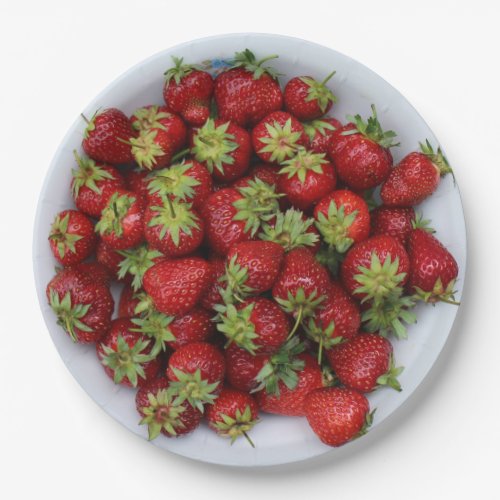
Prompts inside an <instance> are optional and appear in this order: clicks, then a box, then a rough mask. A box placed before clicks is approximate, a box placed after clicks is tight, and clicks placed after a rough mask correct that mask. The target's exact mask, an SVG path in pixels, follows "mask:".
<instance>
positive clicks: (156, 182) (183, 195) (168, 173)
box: [148, 161, 200, 201]
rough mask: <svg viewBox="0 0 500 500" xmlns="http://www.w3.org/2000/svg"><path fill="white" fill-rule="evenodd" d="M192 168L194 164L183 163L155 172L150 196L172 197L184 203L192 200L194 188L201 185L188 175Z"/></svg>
mask: <svg viewBox="0 0 500 500" xmlns="http://www.w3.org/2000/svg"><path fill="white" fill-rule="evenodd" d="M192 166H193V164H192V163H190V162H187V163H186V162H184V161H182V162H181V163H176V164H174V165H171V166H170V167H168V168H163V169H161V170H155V171H154V173H152V174H151V178H150V180H149V183H148V191H149V194H150V195H155V194H158V195H159V196H160V197H161V198H166V197H167V196H169V195H170V196H173V197H174V198H178V199H180V200H182V201H186V200H189V199H192V198H193V196H194V194H195V192H194V188H195V187H196V186H199V185H200V181H199V180H197V179H195V178H194V177H192V176H190V175H188V174H187V172H189V170H190V169H191V168H192Z"/></svg>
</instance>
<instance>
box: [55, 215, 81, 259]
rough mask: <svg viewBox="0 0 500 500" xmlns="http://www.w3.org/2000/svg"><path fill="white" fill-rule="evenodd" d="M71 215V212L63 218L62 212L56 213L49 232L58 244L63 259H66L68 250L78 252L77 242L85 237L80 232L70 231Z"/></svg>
mask: <svg viewBox="0 0 500 500" xmlns="http://www.w3.org/2000/svg"><path fill="white" fill-rule="evenodd" d="M69 216H70V213H69V212H68V213H67V214H65V215H64V217H63V218H61V216H60V214H59V215H56V218H55V219H54V222H53V223H52V227H51V229H50V234H49V239H50V240H51V241H53V242H54V243H55V244H56V248H57V252H58V253H59V257H61V259H64V256H65V255H66V252H68V251H69V252H71V253H76V247H75V243H76V242H77V241H79V240H81V239H82V238H83V236H81V235H79V234H75V233H70V232H68V224H69Z"/></svg>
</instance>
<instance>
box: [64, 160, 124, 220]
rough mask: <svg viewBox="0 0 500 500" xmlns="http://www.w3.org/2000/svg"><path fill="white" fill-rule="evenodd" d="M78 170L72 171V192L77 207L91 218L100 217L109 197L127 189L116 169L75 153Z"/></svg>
mask: <svg viewBox="0 0 500 500" xmlns="http://www.w3.org/2000/svg"><path fill="white" fill-rule="evenodd" d="M74 155H75V158H76V162H77V163H78V169H77V170H71V173H72V176H73V177H72V179H71V192H72V194H73V199H74V200H75V205H76V208H78V210H81V211H82V212H84V213H85V214H87V215H90V216H91V217H99V216H100V215H101V211H102V210H103V208H104V207H105V206H106V202H107V201H108V199H109V197H110V196H111V195H112V194H113V193H114V192H115V191H116V190H117V189H122V188H124V187H125V182H124V180H123V177H122V175H121V174H120V172H119V171H118V169H116V168H115V167H113V166H111V165H105V164H103V163H96V162H95V161H94V160H91V159H90V158H81V157H80V156H78V154H77V152H76V151H74Z"/></svg>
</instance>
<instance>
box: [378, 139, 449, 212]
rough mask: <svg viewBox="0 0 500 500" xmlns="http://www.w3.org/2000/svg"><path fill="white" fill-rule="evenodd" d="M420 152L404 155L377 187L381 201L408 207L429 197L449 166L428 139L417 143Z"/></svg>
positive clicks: (446, 172)
mask: <svg viewBox="0 0 500 500" xmlns="http://www.w3.org/2000/svg"><path fill="white" fill-rule="evenodd" d="M420 149H421V151H422V152H414V153H410V154H409V155H406V156H405V157H404V158H403V159H402V160H401V161H400V162H399V164H398V165H396V167H395V168H393V169H392V171H391V173H390V175H389V177H387V179H386V180H385V182H384V184H383V185H382V188H381V190H380V197H381V198H382V203H383V204H384V205H386V206H390V207H411V206H412V205H418V204H419V203H421V202H422V201H424V200H425V199H426V198H427V197H429V196H430V195H431V194H432V193H433V192H434V191H435V190H436V189H437V187H438V185H439V182H440V178H441V177H442V176H444V175H446V174H448V173H450V172H452V169H451V167H450V164H449V163H448V160H447V159H446V157H445V156H444V155H443V153H442V151H441V148H439V147H438V149H437V152H434V149H433V148H432V146H431V144H430V142H429V141H428V140H426V141H425V145H424V144H422V143H420Z"/></svg>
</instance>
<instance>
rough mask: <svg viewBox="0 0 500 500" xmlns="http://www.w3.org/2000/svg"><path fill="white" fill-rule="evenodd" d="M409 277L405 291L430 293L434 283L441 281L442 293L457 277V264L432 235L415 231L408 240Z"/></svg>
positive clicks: (422, 231)
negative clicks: (418, 290)
mask: <svg viewBox="0 0 500 500" xmlns="http://www.w3.org/2000/svg"><path fill="white" fill-rule="evenodd" d="M408 255H409V257H410V276H409V279H408V283H407V289H408V290H409V291H410V293H413V292H415V291H416V290H415V288H420V289H421V290H423V291H424V292H432V291H433V290H434V286H435V285H436V281H437V280H438V279H440V280H441V283H442V287H443V291H445V290H446V287H447V286H448V285H449V283H450V282H452V281H453V280H455V279H456V278H457V276H458V264H457V261H456V260H455V258H454V257H453V255H452V254H451V253H450V252H449V251H448V250H447V249H446V248H445V246H444V245H443V244H442V243H441V242H440V241H439V240H438V239H437V238H436V237H435V236H433V235H432V234H430V233H428V232H427V231H425V230H424V229H420V228H418V229H415V230H414V231H412V232H411V234H410V237H409V238H408Z"/></svg>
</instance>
